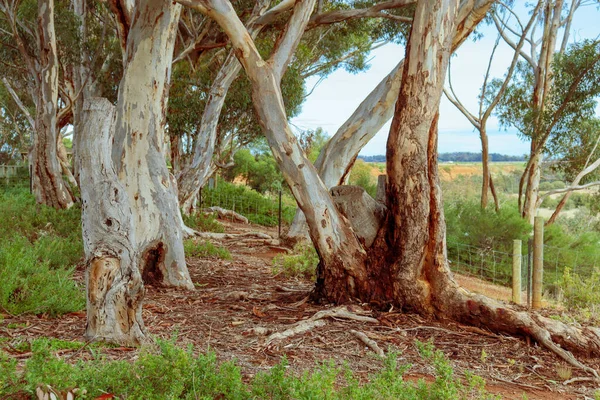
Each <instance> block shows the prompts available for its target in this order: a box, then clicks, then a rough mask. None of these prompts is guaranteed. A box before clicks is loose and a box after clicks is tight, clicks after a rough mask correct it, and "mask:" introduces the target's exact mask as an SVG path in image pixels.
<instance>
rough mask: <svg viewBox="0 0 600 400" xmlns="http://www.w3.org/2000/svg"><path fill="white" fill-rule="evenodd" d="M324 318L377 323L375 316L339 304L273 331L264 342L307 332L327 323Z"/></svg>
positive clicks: (268, 342)
mask: <svg viewBox="0 0 600 400" xmlns="http://www.w3.org/2000/svg"><path fill="white" fill-rule="evenodd" d="M325 318H342V319H350V320H354V321H360V322H370V323H375V324H378V323H379V321H378V320H377V319H375V318H372V317H367V316H364V315H358V314H355V313H352V312H350V311H348V309H347V308H346V307H345V306H341V307H336V308H332V309H329V310H323V311H319V312H317V313H315V315H313V316H312V317H310V318H309V319H305V320H302V321H299V322H297V323H295V324H294V325H292V326H291V327H290V328H288V329H286V330H285V331H283V332H275V333H273V334H272V335H271V336H269V337H268V338H267V341H266V343H267V345H268V344H270V343H272V342H273V341H274V340H282V339H286V338H288V337H291V336H295V335H298V334H300V333H304V332H307V331H309V330H311V329H313V328H315V327H320V326H324V325H325V324H327V322H326V321H324V319H325Z"/></svg>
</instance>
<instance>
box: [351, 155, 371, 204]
mask: <svg viewBox="0 0 600 400" xmlns="http://www.w3.org/2000/svg"><path fill="white" fill-rule="evenodd" d="M372 170H373V166H372V165H371V164H368V163H366V162H364V161H363V160H360V159H359V160H356V162H355V163H354V166H353V167H352V170H351V171H350V179H349V183H350V185H357V186H360V187H362V188H363V189H365V190H366V191H367V193H369V194H370V195H371V197H373V198H375V196H376V195H377V178H375V177H374V176H373V175H372V174H371V171H372Z"/></svg>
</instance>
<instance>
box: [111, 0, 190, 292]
mask: <svg viewBox="0 0 600 400" xmlns="http://www.w3.org/2000/svg"><path fill="white" fill-rule="evenodd" d="M180 11H181V6H180V5H178V4H174V3H172V2H163V1H161V0H150V1H145V2H140V3H139V4H138V6H137V8H136V12H135V16H134V17H133V21H132V25H131V29H130V30H129V34H128V39H127V56H126V59H127V65H126V67H125V71H124V74H123V79H122V80H121V84H120V86H119V95H118V100H117V107H116V113H117V114H116V123H115V137H114V145H113V148H112V159H113V162H114V163H115V168H116V170H117V174H118V177H119V180H120V181H121V183H122V184H123V185H124V186H125V189H126V191H127V194H128V199H129V202H130V206H131V209H132V213H133V218H134V226H135V234H134V238H135V241H136V250H137V251H139V252H140V254H141V257H142V259H141V261H140V271H141V272H142V276H143V278H144V281H145V282H154V283H159V284H163V285H167V286H178V287H185V288H188V289H193V287H194V285H193V283H192V281H191V279H190V276H189V273H188V270H187V267H186V264H185V257H184V253H183V233H182V225H181V214H180V211H179V205H178V202H177V193H176V189H175V187H174V186H173V184H172V182H171V180H170V178H169V171H168V169H167V165H166V162H165V155H164V145H163V143H164V124H165V112H166V107H167V97H168V87H169V78H170V74H171V60H172V57H173V46H174V43H175V37H176V30H177V24H178V21H179V14H180Z"/></svg>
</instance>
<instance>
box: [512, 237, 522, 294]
mask: <svg viewBox="0 0 600 400" xmlns="http://www.w3.org/2000/svg"><path fill="white" fill-rule="evenodd" d="M521 246H522V244H521V241H520V240H518V239H517V240H514V241H513V268H512V301H513V303H515V304H521V259H522V255H521Z"/></svg>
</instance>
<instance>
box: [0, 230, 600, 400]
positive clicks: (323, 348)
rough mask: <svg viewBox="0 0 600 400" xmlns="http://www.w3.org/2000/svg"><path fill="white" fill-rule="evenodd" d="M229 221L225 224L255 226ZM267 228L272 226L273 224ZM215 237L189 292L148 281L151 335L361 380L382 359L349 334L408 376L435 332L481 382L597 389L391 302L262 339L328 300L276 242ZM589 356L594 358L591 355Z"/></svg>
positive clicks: (539, 357) (24, 323)
mask: <svg viewBox="0 0 600 400" xmlns="http://www.w3.org/2000/svg"><path fill="white" fill-rule="evenodd" d="M226 225H227V231H228V232H241V231H247V230H251V229H256V228H254V227H249V226H242V225H236V224H230V223H227V224H226ZM261 230H262V231H264V229H261ZM269 233H271V234H275V231H274V230H270V231H269ZM216 244H219V245H222V246H224V247H227V248H228V249H229V251H230V252H231V254H232V256H233V259H232V260H220V259H190V260H188V261H189V269H190V274H191V277H192V280H193V281H194V283H195V284H196V286H197V290H195V291H193V292H189V291H181V290H171V289H165V288H160V287H152V286H150V287H148V295H147V298H146V302H145V305H144V311H143V316H144V321H145V323H146V326H147V328H148V331H149V332H150V333H151V334H152V335H155V336H158V337H164V338H168V337H172V336H173V335H174V333H175V332H177V333H176V335H177V341H178V342H180V343H181V344H190V343H191V344H194V345H195V348H196V349H197V350H198V351H204V350H206V349H208V348H210V349H212V350H214V351H215V352H216V353H217V355H218V357H219V358H220V359H221V360H231V359H236V360H237V362H238V363H239V365H241V367H242V369H243V372H244V374H245V375H246V376H248V377H250V376H253V375H254V374H256V373H257V372H258V371H261V370H264V369H266V368H269V367H270V366H273V365H274V364H276V363H278V362H279V361H280V360H281V358H282V357H283V356H286V357H287V359H288V361H289V363H290V365H291V368H293V369H294V370H295V371H301V370H304V369H308V368H312V367H313V366H314V365H315V363H316V362H318V361H323V360H334V361H335V362H336V363H337V364H338V365H341V364H343V363H347V364H348V365H349V367H350V368H351V369H352V370H353V371H354V372H355V373H356V374H357V375H358V376H359V377H360V378H361V379H367V377H368V376H369V374H372V373H374V372H376V371H378V370H379V369H380V368H381V361H379V360H378V359H377V358H376V357H375V356H374V353H373V352H372V351H371V350H369V349H367V348H365V345H364V344H363V343H362V342H360V341H359V340H358V339H357V338H356V337H355V336H354V335H352V334H351V333H350V330H357V331H360V332H363V333H365V334H367V336H369V337H370V338H371V339H373V340H375V341H376V342H377V343H378V344H379V346H380V347H381V348H382V349H384V350H385V351H386V352H387V351H388V349H389V350H394V351H397V352H399V353H400V357H401V360H400V362H401V363H408V364H412V367H411V369H410V370H409V372H408V375H407V379H418V378H425V379H431V376H432V373H433V367H432V366H431V365H430V364H427V363H425V362H424V361H423V360H422V359H421V358H420V357H419V355H418V352H417V350H416V347H415V340H420V341H422V342H426V341H432V342H433V343H434V345H435V346H436V347H437V348H438V349H440V350H442V351H443V352H444V353H445V354H446V355H447V357H448V358H449V359H450V360H451V361H452V364H453V366H454V369H455V372H456V373H457V374H459V376H460V374H462V372H464V371H467V370H470V371H472V372H474V373H476V374H478V375H480V376H482V377H483V378H485V379H486V380H487V382H488V385H487V389H488V390H489V391H491V392H492V393H496V394H498V395H500V396H501V397H502V398H504V399H522V398H523V394H525V395H526V396H527V398H528V399H571V398H573V399H574V398H582V396H583V395H584V394H585V395H587V396H591V397H593V395H594V390H593V389H592V388H591V387H589V385H587V386H586V384H585V383H579V384H571V385H568V386H564V385H562V384H559V383H556V382H557V381H558V380H559V378H558V376H557V367H558V366H560V365H563V364H562V362H561V361H559V360H558V359H557V358H556V357H555V356H554V355H553V354H550V353H549V352H547V351H545V350H543V349H540V348H539V347H538V346H535V345H527V344H526V342H524V341H522V340H519V339H515V338H511V337H505V336H501V335H495V334H492V333H490V332H487V331H483V330H480V329H477V328H472V327H467V326H462V325H458V324H454V323H444V322H440V321H434V320H426V319H423V318H421V317H419V316H417V315H410V314H404V313H401V312H397V311H396V310H388V312H378V311H375V310H371V309H370V308H369V307H368V306H366V305H362V306H358V305H356V306H351V307H353V308H351V310H352V311H353V312H356V313H359V312H364V313H366V314H368V315H369V316H372V317H375V318H377V320H378V323H368V322H357V321H348V320H344V319H328V320H327V324H326V325H325V326H321V327H317V328H314V329H312V330H310V331H308V332H306V333H304V334H300V335H297V336H293V337H290V338H288V339H285V340H281V341H275V342H273V343H270V344H267V343H266V336H265V335H263V334H257V332H259V331H260V330H261V329H264V331H265V332H276V331H283V330H285V329H286V328H288V327H289V326H290V325H292V324H294V323H296V322H297V321H300V320H302V319H306V318H309V317H311V316H313V315H314V314H315V313H316V312H318V311H320V310H324V309H327V308H328V307H327V306H317V305H314V304H310V303H308V302H303V301H302V300H303V299H304V298H305V297H306V295H307V294H308V292H309V291H310V289H311V283H310V282H307V281H303V280H298V279H288V278H285V277H283V276H281V275H280V276H274V275H273V274H272V272H271V259H272V257H274V256H275V255H276V254H278V253H279V252H280V251H281V250H280V249H279V248H277V247H272V246H266V245H253V246H248V245H247V244H245V243H242V242H241V241H239V240H238V241H235V240H229V241H225V242H222V243H216ZM9 324H19V325H11V326H19V328H17V329H9V328H8V325H9ZM84 327H85V315H84V313H73V314H69V315H65V316H63V317H60V318H57V319H46V318H39V317H36V316H20V317H10V316H5V320H4V322H2V323H1V324H0V336H10V337H12V338H17V337H19V338H34V337H40V336H52V337H57V338H61V339H72V340H82V335H83V332H84ZM256 328H260V329H256ZM263 333H264V332H263ZM127 350H128V349H105V350H103V351H104V352H105V354H106V355H107V357H112V358H121V359H131V358H132V357H134V356H135V354H136V351H127ZM63 354H64V353H63ZM65 355H68V353H66V354H65ZM13 356H15V357H17V358H19V360H20V361H21V362H22V361H23V360H24V359H26V358H27V354H25V355H22V354H21V355H20V354H14V353H13ZM61 356H62V355H61ZM78 357H79V358H84V359H85V358H90V357H91V355H90V354H87V353H86V352H81V354H79V355H78ZM586 362H588V363H589V364H591V365H594V366H595V367H596V368H599V367H600V362H599V361H598V360H595V361H594V360H586ZM577 375H578V372H577V371H573V376H577Z"/></svg>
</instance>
